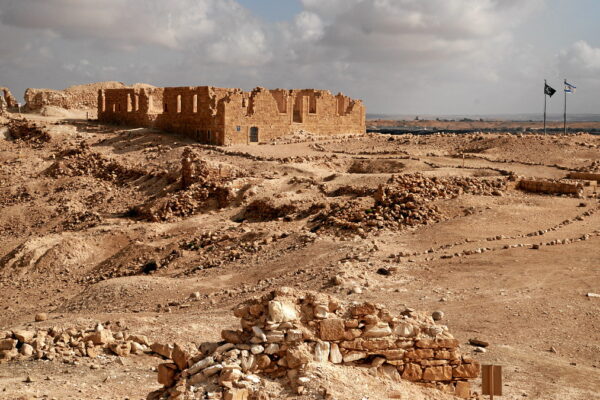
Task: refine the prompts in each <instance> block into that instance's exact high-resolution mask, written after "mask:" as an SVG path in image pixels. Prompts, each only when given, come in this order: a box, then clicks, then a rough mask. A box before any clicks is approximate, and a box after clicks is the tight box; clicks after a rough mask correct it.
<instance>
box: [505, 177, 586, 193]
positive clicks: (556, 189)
mask: <svg viewBox="0 0 600 400" xmlns="http://www.w3.org/2000/svg"><path fill="white" fill-rule="evenodd" d="M517 189H521V190H524V191H526V192H534V193H548V194H556V193H558V194H574V195H579V194H580V193H581V192H582V190H583V186H581V185H578V184H573V183H562V182H550V181H535V180H527V179H523V180H521V181H519V183H518V184H517Z"/></svg>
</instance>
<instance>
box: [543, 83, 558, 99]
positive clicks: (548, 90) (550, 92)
mask: <svg viewBox="0 0 600 400" xmlns="http://www.w3.org/2000/svg"><path fill="white" fill-rule="evenodd" d="M554 93H556V90H555V89H553V88H551V87H550V86H548V84H547V83H544V94H547V95H548V96H550V97H552V95H553V94H554Z"/></svg>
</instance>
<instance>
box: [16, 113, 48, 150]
mask: <svg viewBox="0 0 600 400" xmlns="http://www.w3.org/2000/svg"><path fill="white" fill-rule="evenodd" d="M8 133H9V135H10V137H11V138H13V139H19V140H23V141H26V142H31V143H36V144H42V143H46V142H49V141H50V139H51V137H50V134H48V132H47V130H46V129H45V128H44V126H43V125H39V124H36V123H35V122H29V121H27V120H24V119H13V120H11V121H10V122H9V124H8Z"/></svg>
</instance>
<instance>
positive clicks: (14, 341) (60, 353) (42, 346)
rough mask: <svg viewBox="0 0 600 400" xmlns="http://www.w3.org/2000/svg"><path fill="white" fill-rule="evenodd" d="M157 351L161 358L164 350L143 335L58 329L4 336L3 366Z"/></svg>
mask: <svg viewBox="0 0 600 400" xmlns="http://www.w3.org/2000/svg"><path fill="white" fill-rule="evenodd" d="M36 319H37V316H36ZM40 319H41V318H40ZM153 349H156V350H158V351H156V353H157V354H160V352H159V351H160V350H161V349H162V346H161V345H160V344H154V343H151V342H150V341H149V340H148V338H147V337H146V336H143V335H131V334H127V333H125V332H123V331H116V332H112V331H111V329H110V328H109V327H107V328H105V327H104V326H103V325H102V324H98V325H97V326H96V328H95V329H89V330H85V329H76V328H69V329H59V328H56V327H54V328H47V329H36V330H23V329H19V330H13V331H6V332H0V362H2V361H8V360H28V359H34V360H50V361H51V360H63V361H68V360H73V359H74V358H77V357H90V358H95V357H97V356H99V355H101V354H113V355H116V356H120V357H124V356H127V355H129V354H144V353H152V352H155V351H154V350H153Z"/></svg>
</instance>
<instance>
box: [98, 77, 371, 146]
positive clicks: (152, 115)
mask: <svg viewBox="0 0 600 400" xmlns="http://www.w3.org/2000/svg"><path fill="white" fill-rule="evenodd" d="M98 120H99V121H100V122H105V123H115V124H122V125H129V126H136V127H150V128H157V129H160V130H164V131H167V132H175V133H181V134H184V135H186V136H189V137H191V138H193V139H195V140H197V141H198V142H200V143H205V144H213V145H233V144H251V143H261V142H263V143H264V142H267V141H269V140H273V139H275V138H278V137H282V136H285V135H289V134H293V133H296V132H299V131H305V132H309V133H311V134H314V135H337V134H362V133H365V107H364V105H363V103H362V101H360V100H354V99H351V98H349V97H347V96H344V95H343V94H341V93H339V94H337V95H333V94H332V93H331V92H329V91H327V90H315V89H292V90H285V89H274V90H269V89H265V88H260V87H259V88H256V89H254V90H252V91H250V92H246V91H243V90H241V89H225V88H217V87H212V86H196V87H167V88H154V87H132V88H123V89H101V90H99V91H98Z"/></svg>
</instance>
